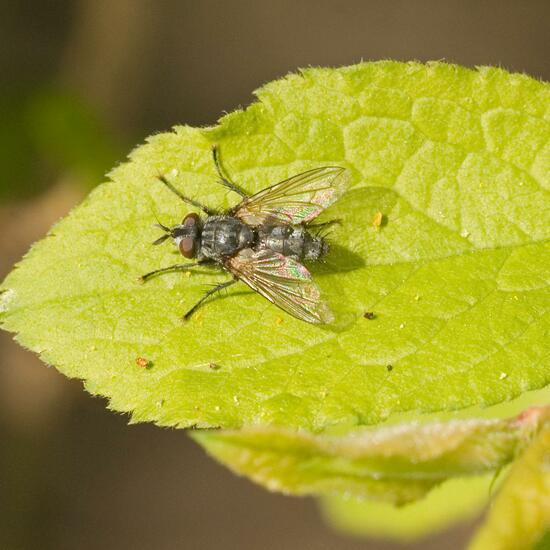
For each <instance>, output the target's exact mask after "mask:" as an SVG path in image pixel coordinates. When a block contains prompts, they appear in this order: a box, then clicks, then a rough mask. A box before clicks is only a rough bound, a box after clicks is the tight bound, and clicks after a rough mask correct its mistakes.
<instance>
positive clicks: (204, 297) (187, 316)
mask: <svg viewBox="0 0 550 550" xmlns="http://www.w3.org/2000/svg"><path fill="white" fill-rule="evenodd" d="M236 282H237V279H231V280H230V281H226V282H225V283H220V284H219V285H216V286H215V287H214V288H211V289H210V290H209V291H208V292H206V293H205V294H204V296H203V297H202V298H201V299H200V300H199V301H198V302H197V303H196V304H195V305H194V306H193V307H192V308H191V309H190V310H189V311H188V312H187V313H186V314H185V315H184V316H183V320H184V321H187V319H189V317H191V315H193V313H195V311H197V309H199V307H200V306H201V305H202V304H203V303H204V302H205V301H206V300H207V299H208V298H209V297H210V296H212V294H215V293H216V292H219V291H220V290H223V289H224V288H227V287H230V286H231V285H234V284H235V283H236Z"/></svg>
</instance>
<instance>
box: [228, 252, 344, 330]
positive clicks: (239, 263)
mask: <svg viewBox="0 0 550 550" xmlns="http://www.w3.org/2000/svg"><path fill="white" fill-rule="evenodd" d="M225 266H226V267H227V269H228V270H229V271H231V273H233V275H235V277H237V278H238V279H240V280H241V281H243V282H245V283H246V284H247V285H248V286H249V287H250V288H251V289H252V290H255V291H256V292H258V293H259V294H261V295H262V296H264V298H267V299H268V300H269V301H271V302H273V303H274V304H275V305H277V306H279V307H280V308H281V309H284V310H285V311H286V312H287V313H290V315H293V316H294V317H297V318H298V319H301V320H303V321H307V322H308V323H330V322H331V321H332V320H333V319H334V317H333V315H332V312H331V311H330V309H329V308H328V306H327V304H326V303H325V302H324V301H323V300H321V293H320V291H319V288H318V287H317V285H316V284H315V283H314V282H313V280H312V278H311V274H310V272H309V271H308V270H307V269H306V268H305V267H304V266H303V265H302V264H301V263H300V262H298V261H296V260H294V259H292V258H289V257H287V256H283V255H282V254H278V253H277V252H273V251H272V250H267V249H264V250H259V251H257V252H254V251H253V250H252V249H250V248H246V249H244V250H241V251H240V252H239V254H237V255H236V256H234V257H232V258H230V259H229V260H227V262H226V263H225Z"/></svg>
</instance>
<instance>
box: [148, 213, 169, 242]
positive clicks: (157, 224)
mask: <svg viewBox="0 0 550 550" xmlns="http://www.w3.org/2000/svg"><path fill="white" fill-rule="evenodd" d="M151 213H152V214H153V216H154V217H155V220H157V223H155V224H154V226H155V227H158V228H159V229H162V230H163V231H164V233H165V234H164V235H162V236H161V237H159V238H158V239H157V240H156V241H154V242H153V243H152V244H154V245H157V244H161V243H163V242H164V241H165V240H166V239H167V238H168V237H170V235H171V234H172V230H171V229H170V228H169V227H168V226H166V225H164V224H163V223H161V222H160V220H159V218H158V216H157V213H156V212H155V211H154V209H153V207H152V206H151Z"/></svg>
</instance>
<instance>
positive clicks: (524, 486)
mask: <svg viewBox="0 0 550 550" xmlns="http://www.w3.org/2000/svg"><path fill="white" fill-rule="evenodd" d="M549 529H550V423H548V422H547V423H546V425H545V426H544V427H543V428H542V430H541V431H540V433H539V435H538V437H537V438H536V439H535V440H534V441H533V443H532V444H531V446H530V447H529V448H528V449H527V450H526V451H525V454H524V455H523V456H522V457H521V459H520V460H518V461H517V462H516V464H514V465H513V466H512V469H511V470H510V475H509V476H508V478H507V479H506V481H505V482H504V484H503V486H502V489H501V491H500V493H499V495H498V497H497V498H496V500H495V502H494V504H493V505H492V507H491V510H490V512H489V515H488V518H487V520H486V522H485V523H484V524H483V525H482V526H481V528H480V530H479V531H478V533H477V534H476V536H475V538H474V540H473V542H472V544H471V545H470V550H485V549H486V548H491V549H492V550H508V549H509V550H515V549H516V548H532V547H534V546H535V545H537V543H538V541H539V539H541V538H542V537H544V536H545V534H546V533H547V531H548V530H549ZM539 547H540V546H539Z"/></svg>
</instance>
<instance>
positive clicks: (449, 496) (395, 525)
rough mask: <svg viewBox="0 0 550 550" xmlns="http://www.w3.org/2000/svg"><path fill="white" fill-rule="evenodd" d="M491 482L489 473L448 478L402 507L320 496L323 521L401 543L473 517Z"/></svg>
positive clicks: (365, 535)
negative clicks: (324, 518)
mask: <svg viewBox="0 0 550 550" xmlns="http://www.w3.org/2000/svg"><path fill="white" fill-rule="evenodd" d="M493 480H494V475H493V474H489V475H484V476H476V477H471V478H454V479H450V480H448V481H445V482H444V483H442V484H441V485H438V486H437V487H435V488H434V489H433V490H431V491H430V492H429V493H428V494H427V495H426V496H425V497H424V498H422V499H421V500H418V501H415V502H412V503H409V504H406V505H405V506H394V505H393V504H391V503H389V502H380V501H372V500H364V499H358V498H351V497H348V498H346V497H335V496H332V497H324V498H323V499H322V500H321V506H322V511H323V513H324V515H325V517H326V519H327V521H328V522H329V523H330V524H331V525H332V526H334V527H335V528H336V529H338V530H340V531H343V532H345V533H347V534H352V535H354V536H363V537H378V538H383V539H390V540H397V541H400V542H403V543H405V542H411V541H413V540H417V539H421V538H422V537H425V536H427V535H433V534H434V533H435V532H441V531H444V530H445V529H447V528H449V527H451V526H452V525H453V524H455V523H458V522H460V521H467V520H471V519H473V518H474V517H476V516H477V515H478V514H479V513H480V512H481V510H482V509H483V507H484V506H485V504H486V503H487V500H488V499H489V496H490V494H491V488H492V485H493V483H494V481H493ZM493 490H494V489H493Z"/></svg>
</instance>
